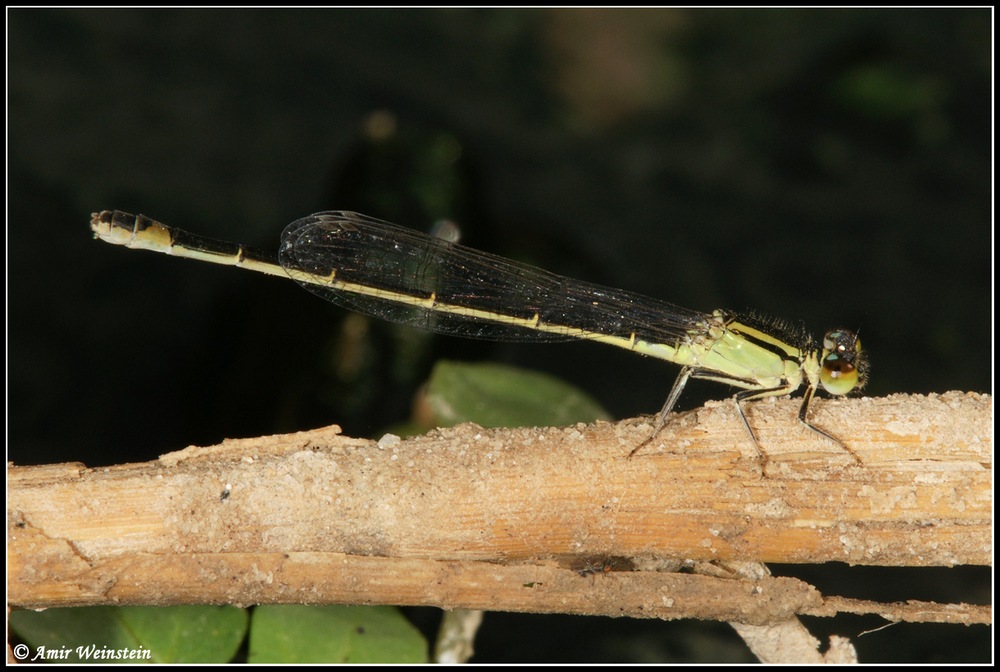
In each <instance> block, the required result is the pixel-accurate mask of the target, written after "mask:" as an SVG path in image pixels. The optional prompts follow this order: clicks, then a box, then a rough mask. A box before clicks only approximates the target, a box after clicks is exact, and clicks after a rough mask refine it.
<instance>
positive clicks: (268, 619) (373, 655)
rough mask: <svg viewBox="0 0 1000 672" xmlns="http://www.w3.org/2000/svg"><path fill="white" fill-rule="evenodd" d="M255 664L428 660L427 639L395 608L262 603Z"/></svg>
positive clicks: (253, 639)
mask: <svg viewBox="0 0 1000 672" xmlns="http://www.w3.org/2000/svg"><path fill="white" fill-rule="evenodd" d="M249 662H251V663H426V662H427V643H426V642H425V641H424V638H423V636H422V635H421V634H420V632H419V631H418V630H417V629H416V628H415V627H413V625H411V624H410V622H409V621H407V620H406V618H404V617H403V615H402V614H401V613H400V612H399V610H398V609H396V608H395V607H347V606H332V607H312V606H298V605H262V606H259V607H257V608H256V609H254V612H253V620H252V624H251V626H250V655H249Z"/></svg>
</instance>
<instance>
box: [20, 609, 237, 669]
mask: <svg viewBox="0 0 1000 672" xmlns="http://www.w3.org/2000/svg"><path fill="white" fill-rule="evenodd" d="M10 627H11V629H12V630H13V631H14V632H15V633H17V635H18V636H19V637H20V638H21V639H23V640H24V641H25V642H26V643H28V644H30V645H31V646H33V647H36V648H38V647H43V646H44V647H45V648H46V650H47V651H49V652H51V653H56V654H59V655H60V656H63V655H64V656H65V657H60V658H58V662H66V663H102V664H104V663H137V662H150V663H226V662H229V661H230V660H232V658H233V656H234V655H235V654H236V651H237V650H238V649H239V646H240V643H241V642H242V641H243V638H244V637H245V636H246V629H247V614H246V612H245V611H244V610H242V609H237V608H236V607H212V606H177V607H77V608H71V609H69V608H68V609H48V610H46V611H15V612H13V613H12V614H11V615H10ZM147 652H148V653H147ZM32 655H33V654H32ZM102 655H103V656H109V657H107V658H104V657H102ZM129 655H133V656H135V657H126V656H129ZM147 655H148V657H145V656H147ZM111 656H114V657H111ZM29 660H30V659H29ZM49 660H52V661H53V662H56V659H54V658H50V659H49ZM25 662H27V661H25Z"/></svg>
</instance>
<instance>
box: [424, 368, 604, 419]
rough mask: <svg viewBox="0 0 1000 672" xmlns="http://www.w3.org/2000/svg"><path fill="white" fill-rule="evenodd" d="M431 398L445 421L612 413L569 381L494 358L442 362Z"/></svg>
mask: <svg viewBox="0 0 1000 672" xmlns="http://www.w3.org/2000/svg"><path fill="white" fill-rule="evenodd" d="M427 403H428V404H429V406H430V407H431V409H432V411H433V413H434V417H435V420H436V422H437V424H438V425H440V426H450V425H456V424H458V423H460V422H475V423H477V424H479V425H482V426H483V427H537V426H548V425H571V424H573V423H576V422H592V421H594V420H607V419H610V416H609V415H608V413H607V412H606V411H605V410H604V409H603V408H601V406H600V405H599V404H598V403H597V402H596V401H594V400H593V399H592V398H591V397H589V396H588V395H587V394H586V393H584V392H583V391H581V390H579V389H577V388H575V387H573V386H572V385H569V384H568V383H565V382H563V381H561V380H559V379H557V378H554V377H552V376H549V375H546V374H544V373H538V372H536V371H528V370H525V369H519V368H515V367H512V366H503V365H500V364H489V363H486V364H468V363H464V362H452V361H441V362H438V363H437V365H435V367H434V370H433V371H432V372H431V378H430V382H429V383H428V386H427Z"/></svg>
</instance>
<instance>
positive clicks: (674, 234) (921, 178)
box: [7, 9, 992, 662]
mask: <svg viewBox="0 0 1000 672" xmlns="http://www.w3.org/2000/svg"><path fill="white" fill-rule="evenodd" d="M991 23H992V15H991V12H990V11H989V10H987V9H983V10H954V11H952V10H879V11H874V10H872V11H864V10H849V11H838V10H752V11H739V10H669V9H668V10H641V11H640V10H624V11H623V10H586V9H584V10H530V11H529V10H489V11H482V10H476V11H474V10H435V11H426V10H421V11H414V10H409V11H406V10H327V11H306V10H299V11H273V10H272V11H263V10H261V11H194V10H190V11H166V10H161V11H153V10H134V11H115V10H103V11H102V10H79V11H62V10H8V142H9V144H8V166H9V171H8V218H7V222H8V227H7V243H8V247H7V249H8V256H7V260H8V313H7V314H8V332H7V333H8V378H7V382H8V458H9V459H10V460H12V461H14V462H15V463H17V464H41V463H49V462H59V461H82V462H84V463H86V464H88V465H91V466H96V465H104V464H113V463H117V462H133V461H143V460H148V459H152V458H153V457H155V456H156V455H158V454H161V453H164V452H168V451H171V450H175V449H178V448H182V447H184V446H187V445H191V444H197V445H209V444H212V443H215V442H218V441H219V440H221V439H223V438H225V437H243V436H255V435H259V434H267V433H273V432H277V431H293V430H299V429H309V428H313V427H317V426H322V425H327V424H332V423H337V424H341V425H342V426H343V427H344V429H345V431H346V432H347V433H349V434H353V435H374V436H378V435H379V433H380V432H381V431H382V430H383V429H384V428H385V427H386V426H388V425H389V424H391V423H394V422H399V421H401V420H403V419H405V418H406V416H407V414H408V410H409V404H410V400H411V398H412V395H413V392H414V390H415V389H416V387H417V385H418V384H419V383H420V382H421V381H422V380H424V379H425V377H426V375H427V371H428V368H429V366H430V364H431V363H432V362H433V361H434V360H435V359H436V358H438V357H449V358H458V359H469V360H473V361H477V360H489V361H498V362H507V363H512V364H518V365H521V366H525V367H529V368H534V369H538V370H544V371H547V372H549V373H552V374H554V375H557V376H560V377H563V378H565V379H567V380H570V381H572V382H574V383H576V384H578V385H580V386H581V387H583V388H585V389H586V390H588V391H589V392H590V393H591V394H592V395H593V396H594V397H595V398H596V399H597V400H598V401H600V402H601V403H602V404H604V405H605V407H606V408H607V409H608V410H609V411H610V412H611V413H612V414H613V415H615V416H618V417H627V416H632V415H637V414H639V413H652V412H655V411H656V410H658V409H659V406H660V404H661V403H662V400H663V398H664V396H665V394H666V391H667V390H668V389H669V386H670V384H671V382H672V379H673V376H674V375H675V374H676V369H675V368H674V367H672V366H670V365H669V364H662V363H658V362H654V361H651V360H645V359H643V358H640V357H636V356H634V355H631V354H629V353H626V352H617V351H615V349H614V348H603V347H601V346H598V345H594V344H580V343H568V344H558V345H526V344H504V343H499V344H497V343H481V342H468V341H460V340H456V339H447V338H442V337H437V338H434V339H433V340H431V339H429V338H426V337H423V336H419V335H417V336H414V335H413V334H411V333H409V332H406V331H401V330H399V329H396V328H393V327H389V326H386V325H384V324H381V323H376V322H366V321H358V320H357V319H356V318H347V317H345V316H346V312H345V311H343V310H341V309H339V308H336V307H333V306H332V305H326V304H323V303H322V302H321V301H319V300H318V299H316V298H315V297H313V296H312V295H310V294H309V293H307V292H303V291H302V290H301V289H300V288H298V287H297V286H296V285H295V284H294V283H291V282H281V281H280V280H276V279H274V278H268V277H264V276H259V277H255V274H249V273H243V272H241V271H236V270H233V269H225V268H221V267H213V266H211V265H208V264H200V263H194V262H189V261H179V260H176V259H169V258H167V257H166V256H163V255H156V254H151V253H145V252H143V253H137V252H132V251H126V250H123V249H116V248H114V247H112V246H110V245H106V244H103V243H99V242H95V241H94V240H92V239H91V237H90V232H89V228H88V222H89V216H90V213H91V212H92V211H95V210H101V209H122V210H126V211H131V212H142V213H144V214H147V215H149V216H152V217H154V218H156V219H159V220H161V221H163V222H165V223H167V224H170V225H173V226H179V227H183V228H185V229H189V230H191V231H194V232H197V233H201V234H204V235H208V236H211V237H216V238H221V239H225V240H234V241H237V242H243V243H248V244H251V245H254V246H257V247H260V248H262V249H270V250H276V249H277V245H278V238H279V235H280V231H281V229H282V228H283V227H284V225H285V224H287V223H289V222H291V221H292V220H294V219H297V218H299V217H301V216H304V215H306V214H309V213H311V212H315V211H319V210H324V209H331V208H344V209H358V210H361V211H364V212H366V213H368V214H371V215H375V216H379V217H383V218H387V219H391V220H393V221H396V222H398V223H401V224H407V225H411V226H414V227H416V228H424V229H426V227H427V226H428V225H429V224H430V223H431V222H432V221H434V220H436V219H438V218H441V217H448V218H451V219H453V220H455V221H456V222H458V223H459V224H460V225H461V227H462V230H463V235H464V240H465V241H466V242H468V243H470V244H472V245H475V246H477V247H481V248H484V249H488V250H490V251H493V252H497V253H499V254H502V255H504V256H509V257H514V258H518V259H522V260H525V261H530V262H532V263H535V264H538V265H541V266H544V267H546V268H548V269H550V270H553V271H556V272H559V273H562V274H565V275H569V276H572V277H579V278H584V279H587V280H591V281H594V282H599V283H602V284H607V285H611V286H615V287H623V288H627V289H631V290H635V291H639V292H642V293H644V294H648V295H651V296H656V297H660V298H663V299H666V300H668V301H671V302H675V303H677V304H679V305H682V306H686V307H690V308H696V309H704V310H710V309H712V308H716V307H725V308H731V309H735V310H745V309H754V310H756V311H760V312H762V313H765V314H771V315H775V316H780V317H783V318H788V319H795V320H803V321H804V322H805V324H806V325H807V327H808V328H809V330H810V331H811V332H813V333H814V334H817V335H819V334H821V333H822V331H823V330H825V329H827V328H830V327H840V326H843V327H848V328H855V329H858V330H859V331H860V334H861V337H862V340H863V342H864V344H865V347H866V348H867V349H868V350H869V352H870V353H871V358H872V378H871V384H870V385H869V387H868V389H867V390H866V393H867V394H870V395H875V396H877V395H884V394H889V393H893V392H916V393H929V392H943V391H947V390H953V389H958V390H973V391H979V392H987V391H990V390H991V372H992V347H991V346H992V339H991V336H992V319H991V318H992V304H991V291H992V253H991V251H992V220H991V205H992V200H991V188H992V181H991V170H992V163H991V148H992V145H991V124H992V117H991V81H992V69H991V68H992V62H991V46H992V45H991ZM358 334H362V336H359V335H358ZM359 353H360V354H359ZM691 387H692V391H691V393H690V394H688V395H685V398H684V399H683V400H682V406H683V407H691V406H693V405H695V404H697V403H700V401H701V400H702V399H703V398H705V397H712V398H721V397H723V396H725V394H727V392H726V391H725V390H724V389H723V390H720V389H719V388H718V387H717V386H714V385H711V384H704V385H695V384H692V386H691ZM774 569H775V571H776V572H777V573H783V572H791V571H792V570H793V569H794V570H795V571H796V573H797V575H799V576H803V577H805V578H808V579H809V580H812V581H814V582H815V583H816V585H817V586H818V587H820V588H821V589H824V590H830V591H835V592H837V593H838V594H844V595H850V596H854V597H863V598H869V599H886V600H894V599H910V598H912V599H940V600H945V601H960V600H965V601H970V602H980V603H985V602H987V601H988V600H989V599H990V594H991V589H990V584H989V572H988V571H986V570H979V569H964V570H963V569H940V570H919V571H917V570H912V571H910V570H899V569H878V568H851V569H848V568H844V567H839V566H829V567H813V568H780V567H777V568H774ZM593 578H594V579H596V580H600V577H599V576H598V577H593ZM414 617H415V618H416V619H417V620H418V621H419V620H421V619H424V618H426V617H427V612H414ZM878 625H881V621H880V620H879V619H868V618H848V617H844V618H839V619H822V620H814V621H810V627H811V628H812V629H813V631H814V632H815V633H817V635H824V634H825V633H828V632H835V633H839V634H843V635H847V636H851V637H856V636H857V635H858V634H859V633H860V632H862V631H864V630H867V629H870V628H874V627H878ZM989 640H990V638H989V632H988V629H987V628H983V627H974V628H964V627H961V626H926V625H922V626H911V625H897V626H893V627H890V628H888V629H886V630H883V631H880V632H877V633H874V634H870V635H867V636H864V637H860V638H859V639H857V640H856V641H857V643H858V646H859V648H860V650H861V656H862V660H863V661H869V662H871V661H878V660H884V661H895V662H902V661H921V662H932V661H970V660H977V661H983V660H988V659H989V656H990V644H989ZM477 643H478V647H477V650H478V652H479V655H478V656H477V659H476V660H480V661H539V662H545V661H581V662H588V661H607V660H611V661H689V660H707V661H723V660H743V659H746V658H745V656H746V655H747V654H746V652H745V649H743V647H742V644H740V642H739V640H738V638H736V636H735V634H733V633H732V632H731V631H730V630H729V629H728V628H727V627H726V626H722V625H714V624H702V623H689V622H685V623H659V622H640V621H632V620H623V619H619V620H611V619H587V618H568V617H542V616H515V615H507V614H490V615H489V616H488V617H487V620H486V623H485V625H484V629H483V632H482V634H481V636H480V638H479V640H478V642H477Z"/></svg>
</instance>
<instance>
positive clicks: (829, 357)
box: [819, 331, 865, 394]
mask: <svg viewBox="0 0 1000 672" xmlns="http://www.w3.org/2000/svg"><path fill="white" fill-rule="evenodd" d="M820 363H821V365H822V368H821V370H820V373H819V380H820V384H821V385H822V386H823V389H824V390H826V391H827V392H829V393H830V394H848V393H849V392H851V391H853V390H855V389H859V388H860V387H862V386H863V385H864V382H865V380H864V354H863V353H862V351H861V341H860V340H859V339H858V336H857V334H855V333H854V332H852V331H828V332H826V335H825V336H823V357H822V360H821V362H820Z"/></svg>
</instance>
